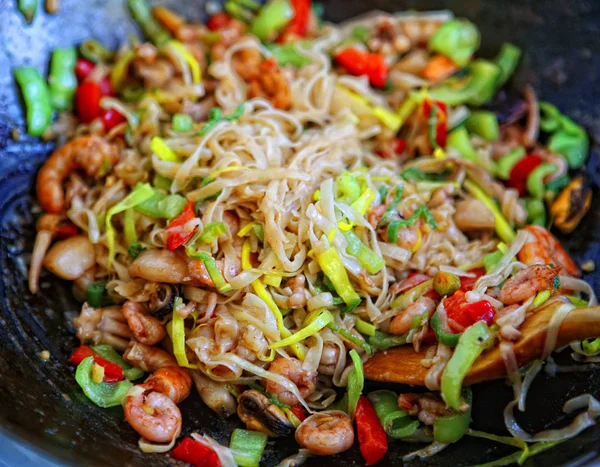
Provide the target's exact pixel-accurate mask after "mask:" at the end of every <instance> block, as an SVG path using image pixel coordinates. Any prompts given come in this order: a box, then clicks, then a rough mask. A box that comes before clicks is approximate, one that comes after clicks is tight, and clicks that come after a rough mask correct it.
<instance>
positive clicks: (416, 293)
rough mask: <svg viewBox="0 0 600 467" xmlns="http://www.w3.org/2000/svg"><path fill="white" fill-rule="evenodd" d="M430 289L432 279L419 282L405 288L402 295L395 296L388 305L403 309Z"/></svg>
mask: <svg viewBox="0 0 600 467" xmlns="http://www.w3.org/2000/svg"><path fill="white" fill-rule="evenodd" d="M431 289H433V279H429V280H428V281H425V282H421V283H420V284H419V285H417V286H415V287H413V288H412V289H410V290H407V291H406V292H404V293H403V294H402V295H400V296H398V298H396V299H395V300H394V301H393V302H392V304H391V305H390V307H391V308H400V309H401V310H404V309H405V308H406V307H408V306H409V305H412V304H413V303H414V302H416V301H417V299H418V298H419V297H420V296H421V295H423V294H425V293H427V292H429V291H430V290H431Z"/></svg>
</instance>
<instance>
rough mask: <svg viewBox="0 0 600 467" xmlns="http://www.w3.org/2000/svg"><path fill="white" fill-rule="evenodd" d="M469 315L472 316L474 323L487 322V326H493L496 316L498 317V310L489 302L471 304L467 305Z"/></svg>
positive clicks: (481, 301)
mask: <svg viewBox="0 0 600 467" xmlns="http://www.w3.org/2000/svg"><path fill="white" fill-rule="evenodd" d="M467 313H469V316H471V319H472V320H473V323H476V322H477V321H485V323H486V324H487V325H491V324H492V323H493V322H494V316H496V310H494V307H493V306H492V304H491V303H490V302H488V301H487V300H480V301H478V302H475V303H469V304H468V305H467Z"/></svg>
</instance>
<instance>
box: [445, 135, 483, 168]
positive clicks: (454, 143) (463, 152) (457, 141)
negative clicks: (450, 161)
mask: <svg viewBox="0 0 600 467" xmlns="http://www.w3.org/2000/svg"><path fill="white" fill-rule="evenodd" d="M448 147H449V148H453V149H456V151H458V153H459V154H460V157H462V158H463V159H467V160H470V161H472V162H475V163H476V164H477V163H479V155H478V154H477V151H476V150H475V148H474V147H473V145H472V144H471V140H470V139H469V134H468V133H467V130H466V128H465V127H462V126H460V127H458V128H455V129H454V130H452V131H451V132H450V134H449V135H448Z"/></svg>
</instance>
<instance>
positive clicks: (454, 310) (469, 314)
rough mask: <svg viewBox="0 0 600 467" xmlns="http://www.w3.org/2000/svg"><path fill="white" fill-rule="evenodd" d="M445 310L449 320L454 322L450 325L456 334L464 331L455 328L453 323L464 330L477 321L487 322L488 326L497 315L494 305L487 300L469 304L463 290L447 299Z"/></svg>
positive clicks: (445, 300)
mask: <svg viewBox="0 0 600 467" xmlns="http://www.w3.org/2000/svg"><path fill="white" fill-rule="evenodd" d="M444 308H445V309H446V315H447V316H448V319H449V320H452V321H451V322H450V323H449V324H450V327H451V328H452V329H453V331H456V332H460V331H462V330H461V329H457V328H456V327H453V326H452V322H454V323H456V324H457V325H459V326H462V327H463V328H468V327H469V326H471V325H472V324H475V323H476V322H477V321H485V322H486V324H492V323H493V322H494V316H495V315H496V310H494V307H493V306H492V304H491V303H490V302H488V301H487V300H480V301H478V302H475V303H467V298H466V295H465V292H463V291H462V290H459V291H457V292H456V293H454V294H453V295H452V296H451V297H448V298H445V299H444Z"/></svg>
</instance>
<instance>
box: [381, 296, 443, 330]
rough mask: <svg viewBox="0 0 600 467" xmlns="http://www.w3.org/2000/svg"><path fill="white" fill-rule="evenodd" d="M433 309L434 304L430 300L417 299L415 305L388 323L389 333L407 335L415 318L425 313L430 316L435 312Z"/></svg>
mask: <svg viewBox="0 0 600 467" xmlns="http://www.w3.org/2000/svg"><path fill="white" fill-rule="evenodd" d="M435 307H436V303H435V301H434V300H432V299H431V298H429V297H419V299H418V300H417V301H416V302H415V303H413V304H412V305H410V306H409V307H408V308H406V309H405V310H403V311H401V312H400V313H399V314H398V315H396V316H395V317H394V319H393V320H392V322H391V323H390V332H391V333H392V334H396V335H400V334H404V333H407V332H408V331H410V325H411V323H412V320H413V319H414V318H415V317H416V316H422V315H423V314H425V313H427V315H428V316H431V315H433V312H434V311H435Z"/></svg>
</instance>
